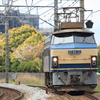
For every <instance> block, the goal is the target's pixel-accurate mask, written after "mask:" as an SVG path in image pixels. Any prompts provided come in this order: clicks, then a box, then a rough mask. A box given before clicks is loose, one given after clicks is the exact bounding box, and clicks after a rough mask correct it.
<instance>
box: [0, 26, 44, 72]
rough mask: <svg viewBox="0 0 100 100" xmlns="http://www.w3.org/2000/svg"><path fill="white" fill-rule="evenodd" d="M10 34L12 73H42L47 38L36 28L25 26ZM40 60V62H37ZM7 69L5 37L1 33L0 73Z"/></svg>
mask: <svg viewBox="0 0 100 100" xmlns="http://www.w3.org/2000/svg"><path fill="white" fill-rule="evenodd" d="M8 33H9V51H10V53H9V54H10V56H9V57H10V68H9V69H10V71H12V72H16V71H23V72H41V71H42V60H41V54H42V50H43V45H44V43H43V41H44V39H45V37H43V36H42V35H41V33H39V32H38V31H37V30H36V29H35V28H34V27H30V26H29V25H23V26H21V27H17V28H13V29H10V30H9V31H8ZM36 59H38V60H36ZM4 69H5V35H2V33H0V71H4Z"/></svg>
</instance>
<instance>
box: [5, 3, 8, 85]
mask: <svg viewBox="0 0 100 100" xmlns="http://www.w3.org/2000/svg"><path fill="white" fill-rule="evenodd" d="M8 9H9V7H8V5H7V6H6V8H5V35H6V47H5V48H6V57H5V63H6V64H5V66H6V69H5V72H6V83H8V82H9V43H8V26H9V23H8V13H9V10H8Z"/></svg>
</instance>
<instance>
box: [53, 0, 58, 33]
mask: <svg viewBox="0 0 100 100" xmlns="http://www.w3.org/2000/svg"><path fill="white" fill-rule="evenodd" d="M54 26H55V28H54V31H57V28H58V0H54Z"/></svg>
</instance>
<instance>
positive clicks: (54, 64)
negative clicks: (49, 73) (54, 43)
mask: <svg viewBox="0 0 100 100" xmlns="http://www.w3.org/2000/svg"><path fill="white" fill-rule="evenodd" d="M52 66H53V67H58V57H57V56H53V57H52Z"/></svg>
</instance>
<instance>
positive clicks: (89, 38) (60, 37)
mask: <svg viewBox="0 0 100 100" xmlns="http://www.w3.org/2000/svg"><path fill="white" fill-rule="evenodd" d="M65 43H87V44H96V42H95V39H94V34H93V33H76V32H75V33H74V32H73V33H63V34H62V33H61V34H54V35H53V37H52V44H54V45H56V44H65Z"/></svg>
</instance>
